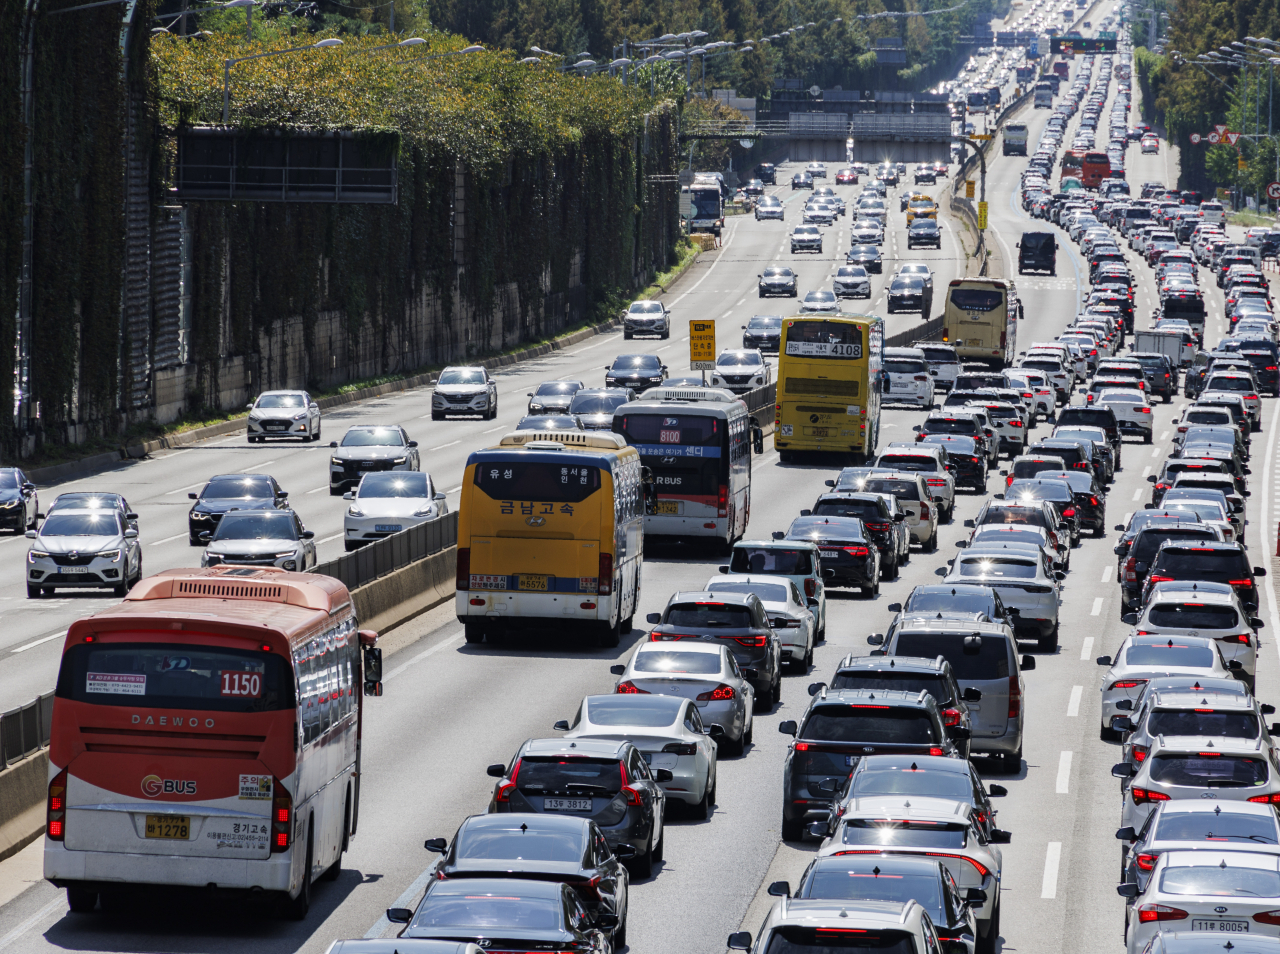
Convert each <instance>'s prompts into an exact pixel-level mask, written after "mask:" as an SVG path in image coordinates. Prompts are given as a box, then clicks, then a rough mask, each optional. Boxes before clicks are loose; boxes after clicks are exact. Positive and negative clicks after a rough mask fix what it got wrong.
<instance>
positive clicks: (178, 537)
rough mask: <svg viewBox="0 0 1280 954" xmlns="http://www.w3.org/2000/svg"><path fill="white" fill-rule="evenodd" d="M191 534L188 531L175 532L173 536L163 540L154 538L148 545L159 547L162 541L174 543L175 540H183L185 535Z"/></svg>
mask: <svg viewBox="0 0 1280 954" xmlns="http://www.w3.org/2000/svg"><path fill="white" fill-rule="evenodd" d="M189 535H190V534H189V533H188V532H186V531H183V532H182V533H175V534H174V535H173V536H171V537H165V538H164V539H163V540H152V541H151V542H150V543H148V544H147V546H149V547H158V546H160V544H162V543H172V542H173V541H174V540H181V539H182V538H183V537H185V536H189Z"/></svg>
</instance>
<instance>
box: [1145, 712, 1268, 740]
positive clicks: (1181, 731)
mask: <svg viewBox="0 0 1280 954" xmlns="http://www.w3.org/2000/svg"><path fill="white" fill-rule="evenodd" d="M1147 734H1148V735H1152V736H1157V735H1212V736H1226V737H1227V738H1232V739H1256V738H1257V737H1258V717H1257V716H1256V715H1254V714H1253V713H1252V712H1241V711H1240V710H1238V709H1227V710H1224V711H1222V712H1217V711H1215V710H1213V709H1172V710H1169V709H1156V710H1154V711H1153V712H1152V713H1151V715H1150V716H1149V717H1148V719H1147Z"/></svg>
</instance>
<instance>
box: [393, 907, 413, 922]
mask: <svg viewBox="0 0 1280 954" xmlns="http://www.w3.org/2000/svg"><path fill="white" fill-rule="evenodd" d="M387 920H388V921H390V922H391V923H392V924H408V923H409V922H410V921H412V920H413V909H412V908H387Z"/></svg>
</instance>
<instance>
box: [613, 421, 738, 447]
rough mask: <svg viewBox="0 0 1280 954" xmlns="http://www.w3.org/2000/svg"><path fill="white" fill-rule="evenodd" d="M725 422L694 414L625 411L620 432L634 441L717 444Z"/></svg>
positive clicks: (642, 442) (641, 442)
mask: <svg viewBox="0 0 1280 954" xmlns="http://www.w3.org/2000/svg"><path fill="white" fill-rule="evenodd" d="M724 425H725V422H724V421H721V420H719V419H717V418H714V417H703V416H701V415H696V414H627V415H626V416H624V417H623V419H622V433H623V434H624V435H625V436H626V438H627V439H628V440H629V441H631V442H632V443H635V444H685V445H688V444H695V445H704V444H719V443H720V436H721V434H722V433H723V432H724Z"/></svg>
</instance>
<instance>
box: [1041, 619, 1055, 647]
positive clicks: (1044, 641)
mask: <svg viewBox="0 0 1280 954" xmlns="http://www.w3.org/2000/svg"><path fill="white" fill-rule="evenodd" d="M1036 649H1038V650H1039V651H1040V652H1042V653H1056V652H1057V651H1058V623H1057V621H1056V620H1055V621H1054V624H1053V631H1052V632H1051V633H1049V635H1047V636H1041V637H1040V639H1039V640H1037V641H1036Z"/></svg>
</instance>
